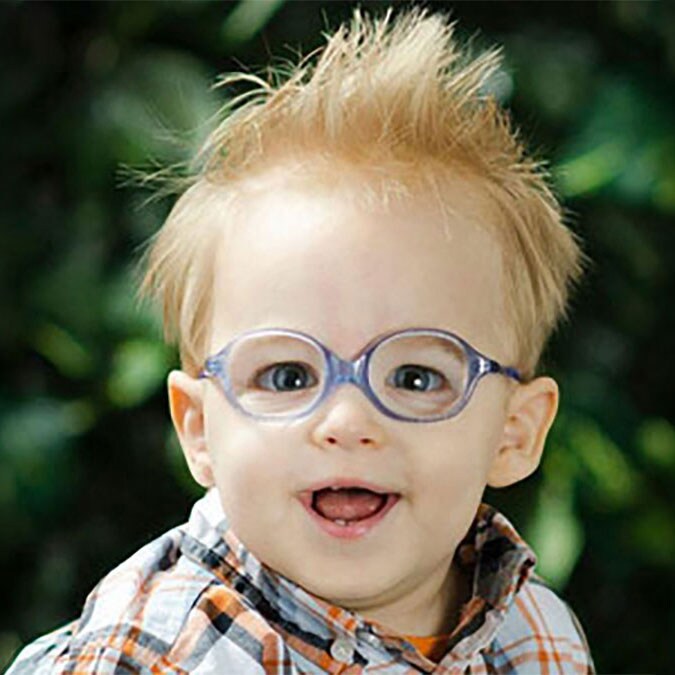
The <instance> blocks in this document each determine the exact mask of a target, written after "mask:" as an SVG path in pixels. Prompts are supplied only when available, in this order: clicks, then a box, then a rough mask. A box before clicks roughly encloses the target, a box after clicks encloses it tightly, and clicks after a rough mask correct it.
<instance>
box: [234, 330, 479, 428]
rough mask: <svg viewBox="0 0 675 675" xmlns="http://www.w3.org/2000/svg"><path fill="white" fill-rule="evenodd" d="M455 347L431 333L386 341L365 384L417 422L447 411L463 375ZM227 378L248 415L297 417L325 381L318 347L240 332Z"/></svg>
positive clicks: (464, 361) (462, 357)
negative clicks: (244, 335)
mask: <svg viewBox="0 0 675 675" xmlns="http://www.w3.org/2000/svg"><path fill="white" fill-rule="evenodd" d="M468 371H469V367H468V357H467V354H466V352H465V350H464V349H463V347H462V345H461V344H460V343H459V342H457V341H455V340H452V339H450V338H446V337H441V336H437V335H424V334H419V335H405V334H404V335H400V336H394V337H391V338H388V339H387V340H385V341H384V342H382V343H381V344H380V345H379V346H378V347H377V348H376V349H375V351H374V352H373V354H372V356H371V360H370V364H369V368H368V381H369V383H370V386H371V388H372V389H373V391H374V392H375V395H376V396H377V397H378V399H379V400H380V402H381V403H382V404H383V405H384V406H385V407H386V408H387V409H389V410H390V411H392V412H394V413H396V414H398V415H402V416H406V417H415V418H418V419H424V418H426V417H429V418H431V417H437V416H439V415H443V414H444V413H446V412H447V411H448V410H449V409H450V408H451V407H452V406H453V405H454V404H455V403H456V402H457V401H458V400H459V399H460V398H461V396H462V393H463V392H464V389H465V387H466V383H467V379H468ZM227 375H228V377H229V380H230V384H231V388H232V391H233V392H234V395H235V397H236V398H237V401H238V403H239V405H240V406H241V407H242V408H243V409H245V410H246V411H248V412H250V413H252V414H254V415H263V416H270V417H275V416H276V417H286V416H291V415H298V414H302V412H303V411H305V410H306V409H308V408H309V407H310V406H312V405H313V404H314V403H315V402H316V400H317V398H319V396H321V393H322V392H323V389H324V387H325V384H326V377H327V372H326V363H325V360H324V356H323V352H322V351H321V350H320V349H319V348H318V347H317V346H315V345H314V344H312V343H311V342H308V341H306V340H303V339H301V338H298V337H292V336H286V335H256V336H250V337H249V336H247V337H244V338H242V339H241V340H239V341H237V342H236V343H235V344H234V345H233V347H232V349H231V351H230V356H229V359H228V364H227Z"/></svg>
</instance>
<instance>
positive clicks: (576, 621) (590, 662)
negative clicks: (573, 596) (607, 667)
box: [563, 601, 597, 675]
mask: <svg viewBox="0 0 675 675" xmlns="http://www.w3.org/2000/svg"><path fill="white" fill-rule="evenodd" d="M563 602H564V601H563ZM564 604H565V607H566V608H567V611H568V612H569V614H570V618H571V619H572V623H573V624H574V628H575V629H576V631H577V633H579V639H580V640H581V643H582V644H583V646H584V649H585V650H586V660H587V665H588V674H589V675H595V674H596V672H597V671H596V669H595V663H593V657H592V656H591V648H590V646H589V644H588V638H587V637H586V633H584V629H583V628H582V627H581V622H580V621H579V619H578V618H577V615H576V614H575V613H574V611H573V610H572V608H571V607H570V606H569V605H568V604H567V603H566V602H564Z"/></svg>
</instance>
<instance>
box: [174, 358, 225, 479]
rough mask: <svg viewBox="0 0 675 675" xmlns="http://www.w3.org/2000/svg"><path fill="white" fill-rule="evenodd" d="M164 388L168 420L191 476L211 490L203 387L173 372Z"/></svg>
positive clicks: (195, 381) (185, 376) (177, 372)
mask: <svg viewBox="0 0 675 675" xmlns="http://www.w3.org/2000/svg"><path fill="white" fill-rule="evenodd" d="M167 384H168V389H169V408H170V410H171V420H172V421H173V426H174V428H175V429H176V434H177V435H178V440H179V441H180V444H181V447H182V448H183V454H184V455H185V459H186V461H187V464H188V467H189V469H190V473H191V474H192V476H193V478H194V479H195V480H196V481H197V482H198V483H199V484H200V485H202V486H203V487H206V488H208V487H211V486H212V485H213V484H214V480H213V469H212V467H211V457H210V455H209V452H208V447H207V444H206V435H205V430H204V412H203V406H204V402H203V391H202V383H201V381H200V380H198V379H195V378H193V377H190V376H189V375H188V374H187V373H184V372H183V371H182V370H172V371H171V372H170V373H169V378H168V381H167Z"/></svg>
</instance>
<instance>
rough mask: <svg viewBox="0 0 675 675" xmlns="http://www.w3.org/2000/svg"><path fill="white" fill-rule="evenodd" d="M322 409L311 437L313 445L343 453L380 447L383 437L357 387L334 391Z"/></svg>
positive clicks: (350, 386)
mask: <svg viewBox="0 0 675 675" xmlns="http://www.w3.org/2000/svg"><path fill="white" fill-rule="evenodd" d="M324 406H325V412H324V414H323V415H322V416H321V417H320V419H319V422H318V423H317V424H316V426H315V427H314V430H313V433H312V435H313V437H314V442H315V443H316V444H317V445H320V446H322V447H329V446H338V445H339V446H341V447H343V448H345V449H357V448H361V447H366V448H368V447H372V448H378V447H381V446H382V445H383V442H384V433H383V430H382V427H381V426H380V425H379V424H378V423H377V422H376V421H375V419H374V418H373V413H374V412H375V410H374V408H373V406H372V403H371V402H370V401H369V400H368V399H367V397H366V396H365V394H364V393H363V392H361V391H360V390H359V389H358V387H356V386H354V385H350V384H344V385H342V386H340V387H338V388H337V390H335V391H333V393H332V395H331V396H330V397H329V398H328V400H327V401H325V402H324Z"/></svg>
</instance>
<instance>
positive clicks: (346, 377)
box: [198, 328, 523, 423]
mask: <svg viewBox="0 0 675 675" xmlns="http://www.w3.org/2000/svg"><path fill="white" fill-rule="evenodd" d="M255 335H270V336H271V335H283V336H287V337H295V338H299V339H301V340H304V341H306V342H309V343H310V344H311V345H313V346H314V347H318V349H319V351H320V352H321V353H322V354H323V358H324V367H325V371H326V380H325V385H324V388H323V391H322V392H321V394H320V395H319V397H318V398H317V399H316V401H314V403H312V404H311V405H310V406H309V407H308V408H306V409H304V410H303V411H301V412H300V413H292V414H289V415H257V414H254V413H251V412H249V411H248V410H246V409H245V408H243V407H242V406H241V405H239V402H238V400H237V397H236V396H235V394H234V391H233V390H232V384H231V382H230V380H229V377H228V376H227V370H226V368H225V364H226V363H227V359H228V357H229V354H230V351H231V350H232V348H233V346H234V345H235V344H236V343H237V342H239V341H240V340H242V339H244V338H247V337H252V336H255ZM402 335H432V336H437V337H443V338H446V339H450V340H452V341H454V342H456V343H458V344H459V345H460V346H461V347H462V349H463V350H464V352H465V353H466V355H467V357H468V366H469V375H468V378H467V381H466V386H465V388H464V392H463V394H462V396H461V397H460V398H459V399H458V400H457V402H456V403H455V404H454V405H453V406H451V408H450V409H449V410H448V411H447V412H446V413H445V414H443V415H437V416H436V417H425V418H417V417H406V416H404V415H399V414H398V413H395V412H394V411H393V410H389V409H388V408H387V407H386V406H385V405H384V404H383V403H382V402H381V401H380V399H379V398H378V397H377V395H376V394H375V392H374V391H373V389H372V388H371V386H370V383H369V382H368V377H367V374H368V366H369V364H370V360H371V357H372V354H373V352H374V351H375V350H376V349H377V348H378V347H379V346H380V345H381V344H383V343H384V342H386V341H388V340H391V339H393V338H395V337H399V336H402ZM491 373H497V374H500V375H505V376H506V377H510V378H513V379H514V380H516V381H517V382H522V380H523V378H522V376H521V374H520V373H519V372H518V370H516V369H515V368H513V367H511V366H502V365H501V364H499V363H498V362H497V361H495V360H494V359H491V358H489V357H487V356H485V355H484V354H481V353H480V352H479V351H478V350H477V349H475V348H474V347H472V346H471V345H470V344H469V343H468V342H467V341H466V340H464V339H463V338H461V337H460V336H459V335H456V334H455V333H451V332H449V331H445V330H442V329H440V328H406V329H403V330H395V331H391V332H388V333H384V334H382V335H379V336H377V337H375V338H373V339H372V340H371V341H370V342H369V343H368V344H367V345H366V346H365V347H363V349H361V351H360V352H359V353H358V355H357V356H356V358H354V359H353V360H352V359H342V358H340V357H339V356H338V355H337V354H336V353H335V352H333V351H332V350H330V349H328V347H326V346H325V345H324V344H322V343H321V342H319V340H317V339H316V338H314V337H312V336H311V335H308V334H306V333H302V332H300V331H295V330H289V329H286V328H263V329H256V330H251V331H247V332H245V333H241V334H239V335H237V336H236V337H234V338H233V339H232V340H231V341H230V342H229V343H228V344H227V345H226V346H225V347H223V349H221V350H220V351H219V352H218V353H217V354H215V355H213V356H209V357H208V358H207V359H206V361H205V363H204V367H203V369H202V370H201V372H200V373H199V376H198V377H199V379H204V378H215V379H216V380H217V381H218V383H219V384H220V386H221V388H222V390H223V392H224V393H225V396H226V397H227V400H228V401H229V402H230V404H231V405H232V406H233V407H234V408H235V409H236V410H239V411H240V412H241V413H242V414H244V415H246V416H247V417H252V418H254V419H257V420H260V421H281V422H288V421H289V420H296V419H302V418H304V417H307V416H308V415H311V414H312V412H314V411H315V410H316V409H317V408H318V407H319V406H320V405H321V404H322V403H323V402H324V401H325V400H326V399H327V398H328V397H329V396H330V395H331V393H332V392H333V391H334V390H335V388H336V387H338V386H339V385H341V384H346V383H352V384H354V385H356V386H357V387H358V388H359V389H360V390H361V391H362V392H363V393H364V394H365V395H366V397H367V398H368V399H369V400H370V402H371V403H372V404H373V405H374V406H375V407H376V408H377V409H378V410H379V411H380V412H382V413H383V414H384V415H386V416H387V417H390V418H392V419H395V420H400V421H402V422H413V423H429V422H438V421H441V420H446V419H450V418H451V417H455V416H456V415H458V414H459V413H460V412H461V411H462V410H463V409H464V407H465V406H466V404H467V403H468V402H469V399H470V398H471V396H472V394H473V392H474V390H475V388H476V385H477V384H478V382H479V381H480V379H481V378H482V377H484V376H485V375H488V374H491Z"/></svg>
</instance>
